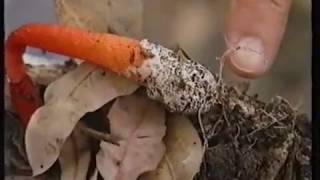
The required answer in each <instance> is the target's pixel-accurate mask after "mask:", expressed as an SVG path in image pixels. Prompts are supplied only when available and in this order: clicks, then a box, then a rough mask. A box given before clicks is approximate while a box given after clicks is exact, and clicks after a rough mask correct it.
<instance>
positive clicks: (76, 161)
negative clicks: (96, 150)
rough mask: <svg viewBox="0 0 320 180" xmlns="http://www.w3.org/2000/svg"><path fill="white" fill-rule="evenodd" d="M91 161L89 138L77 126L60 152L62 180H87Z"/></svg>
mask: <svg viewBox="0 0 320 180" xmlns="http://www.w3.org/2000/svg"><path fill="white" fill-rule="evenodd" d="M79 123H81V122H79ZM90 160H91V150H90V142H89V138H88V136H86V135H85V134H83V132H82V131H81V130H80V129H79V128H78V126H76V127H75V128H74V130H73V132H72V133H71V135H70V136H69V137H68V139H67V140H66V142H65V143H64V144H63V147H62V149H61V152H60V156H59V163H60V167H61V180H86V178H87V172H88V169H89V165H90Z"/></svg>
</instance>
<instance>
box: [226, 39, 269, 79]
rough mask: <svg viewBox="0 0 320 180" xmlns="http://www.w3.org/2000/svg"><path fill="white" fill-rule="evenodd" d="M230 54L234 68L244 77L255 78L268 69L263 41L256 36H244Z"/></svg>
mask: <svg viewBox="0 0 320 180" xmlns="http://www.w3.org/2000/svg"><path fill="white" fill-rule="evenodd" d="M235 48H236V50H235V51H234V52H233V53H231V54H230V56H229V60H230V64H231V66H232V69H233V70H235V72H236V73H238V74H240V75H241V76H244V77H250V78H254V77H257V76H260V75H261V74H263V73H264V72H265V71H266V69H267V64H266V59H265V53H264V47H263V42H262V40H261V39H259V38H256V37H246V38H242V39H241V40H240V41H239V43H238V44H237V45H236V46H235Z"/></svg>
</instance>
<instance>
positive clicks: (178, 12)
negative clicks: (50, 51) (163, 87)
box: [5, 0, 311, 115]
mask: <svg viewBox="0 0 320 180" xmlns="http://www.w3.org/2000/svg"><path fill="white" fill-rule="evenodd" d="M88 1H90V3H92V4H94V1H95V0H88ZM310 1H311V0H293V6H292V8H291V11H290V17H289V22H288V26H287V31H286V33H285V37H284V41H283V43H282V45H281V48H280V50H279V54H278V57H277V60H276V61H275V64H274V66H273V68H272V70H271V72H269V73H268V74H266V75H265V76H264V77H262V78H260V79H257V80H254V81H250V83H251V86H250V89H249V93H250V94H259V98H260V99H261V100H264V101H268V100H269V99H270V98H272V97H273V96H275V95H280V96H283V97H285V98H287V99H288V100H289V102H290V103H291V104H292V106H294V107H297V108H298V109H299V111H300V112H306V113H308V114H309V115H311V2H310ZM142 2H143V34H142V37H144V38H148V39H150V40H152V41H154V42H157V43H161V44H163V45H165V46H168V47H173V46H174V45H176V44H177V43H178V44H179V45H180V46H181V47H182V48H183V49H184V50H185V51H186V52H187V53H188V55H189V56H190V57H191V58H192V59H193V60H195V61H199V62H201V63H202V64H204V65H205V66H207V67H208V68H209V69H210V70H211V71H213V72H218V69H219V62H218V61H217V60H216V57H219V56H221V55H222V53H223V52H224V50H225V49H224V48H225V44H224V40H223V28H224V21H223V20H224V15H225V12H226V10H227V6H228V4H229V1H228V0H197V1H195V0H143V1H142ZM127 11H133V9H132V6H128V7H127V9H123V12H127ZM32 22H33V23H34V22H42V23H57V19H56V16H55V11H54V1H53V0H28V1H26V0H5V31H6V35H8V33H10V32H11V31H12V30H14V29H16V28H17V27H19V26H20V25H22V24H26V23H32ZM224 78H225V80H226V81H228V82H229V83H230V84H231V83H234V82H238V81H243V80H244V79H240V78H238V77H236V76H235V75H233V74H232V73H231V72H230V71H228V70H227V69H226V70H225V72H224ZM245 81H248V80H245Z"/></svg>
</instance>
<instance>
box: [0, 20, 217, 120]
mask: <svg viewBox="0 0 320 180" xmlns="http://www.w3.org/2000/svg"><path fill="white" fill-rule="evenodd" d="M26 46H32V47H36V48H40V49H43V50H46V51H50V52H54V53H58V54H62V55H66V56H70V57H74V58H79V59H83V60H85V61H88V62H90V63H93V64H96V65H99V66H101V67H103V68H105V69H108V70H111V71H113V72H114V73H117V74H118V75H120V76H123V77H126V78H129V79H131V80H134V81H137V82H139V83H140V84H141V85H143V86H145V87H146V89H147V94H148V96H149V97H150V98H152V99H155V100H158V101H161V102H162V103H164V104H165V106H166V107H167V109H168V110H169V111H171V112H181V113H196V112H198V111H199V109H201V111H202V112H206V111H208V110H209V109H210V108H211V107H212V106H213V103H214V96H213V94H214V93H215V89H216V85H217V82H216V79H215V78H214V76H213V75H212V74H211V72H210V71H209V70H207V69H206V68H205V67H204V66H202V65H201V64H199V63H197V62H194V61H191V60H185V59H181V58H180V56H178V55H177V54H176V53H175V52H174V51H172V50H169V49H167V48H165V47H162V46H160V45H155V44H153V43H150V42H149V41H148V40H142V41H138V40H134V39H130V38H126V37H121V36H117V35H112V34H101V33H92V32H85V31H82V30H78V29H74V28H70V27H62V26H57V25H45V24H29V25H24V26H22V27H20V28H18V29H17V30H16V31H14V32H12V33H11V34H10V36H9V37H8V39H7V42H6V46H5V67H6V72H7V75H8V78H9V85H10V93H11V97H12V98H11V101H12V103H13V105H14V107H15V109H16V111H17V112H18V114H19V116H20V119H21V121H22V122H23V124H24V125H27V123H28V121H29V119H30V117H31V115H32V114H33V112H34V111H35V110H36V109H37V108H38V107H40V106H41V105H42V102H41V100H40V98H39V96H38V92H37V90H36V88H35V87H34V85H33V84H32V81H31V79H30V77H28V75H27V74H26V71H25V67H24V63H23V61H22V55H23V53H24V51H25V48H26ZM62 88H63V87H62ZM93 93H94V92H93Z"/></svg>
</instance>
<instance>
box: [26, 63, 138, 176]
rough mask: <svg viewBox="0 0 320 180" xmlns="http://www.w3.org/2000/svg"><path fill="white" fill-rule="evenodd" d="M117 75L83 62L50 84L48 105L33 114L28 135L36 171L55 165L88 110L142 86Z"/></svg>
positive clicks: (33, 166) (29, 148) (29, 153)
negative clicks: (65, 143) (66, 142)
mask: <svg viewBox="0 0 320 180" xmlns="http://www.w3.org/2000/svg"><path fill="white" fill-rule="evenodd" d="M107 74H108V75H107ZM115 76H116V75H114V74H112V73H109V72H107V71H105V70H102V69H100V68H98V67H97V66H94V65H91V64H87V63H83V64H81V65H80V66H79V67H78V68H77V69H75V70H74V71H71V72H69V73H67V74H66V75H65V76H63V77H62V78H59V79H58V80H57V81H54V82H53V83H51V84H50V85H49V86H48V87H47V89H46V92H45V95H44V101H45V105H44V106H42V107H40V108H39V109H37V111H36V112H35V113H34V114H33V116H32V117H31V120H30V122H29V125H28V127H27V129H26V135H25V138H26V151H27V154H28V160H29V163H30V165H31V167H32V170H33V174H34V175H38V174H41V173H43V172H44V171H46V170H47V169H48V168H50V167H51V166H52V165H53V163H54V162H55V161H56V160H57V158H58V156H59V153H60V149H61V147H62V145H63V143H64V142H65V140H66V138H67V137H68V136H69V135H70V134H71V132H72V130H73V128H74V127H75V125H76V124H77V122H78V121H79V120H80V118H81V117H82V116H83V115H84V114H86V113H87V112H91V111H94V110H96V109H98V108H100V107H102V106H103V105H104V104H106V103H107V102H109V101H111V100H112V99H114V98H115V97H117V96H122V95H127V94H131V93H132V92H134V91H135V90H136V89H137V88H138V85H136V84H134V83H132V82H129V81H128V80H125V79H122V78H120V77H115ZM61 87H63V88H61ZM92 92H94V93H92Z"/></svg>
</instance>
